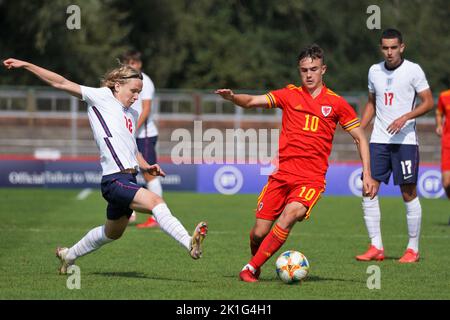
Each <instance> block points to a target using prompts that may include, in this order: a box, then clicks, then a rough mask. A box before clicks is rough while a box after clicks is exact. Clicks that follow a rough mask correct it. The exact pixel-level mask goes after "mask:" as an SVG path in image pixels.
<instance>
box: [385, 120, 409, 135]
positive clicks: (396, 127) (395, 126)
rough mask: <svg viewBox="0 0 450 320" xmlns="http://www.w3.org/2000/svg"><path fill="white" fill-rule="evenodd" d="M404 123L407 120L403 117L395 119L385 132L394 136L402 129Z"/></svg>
mask: <svg viewBox="0 0 450 320" xmlns="http://www.w3.org/2000/svg"><path fill="white" fill-rule="evenodd" d="M406 121H408V119H407V118H406V117H405V116H404V115H403V116H401V117H400V118H398V119H395V120H394V122H392V123H391V124H390V125H389V127H387V132H388V133H390V134H396V133H399V131H400V130H401V129H402V128H403V126H404V125H405V123H406Z"/></svg>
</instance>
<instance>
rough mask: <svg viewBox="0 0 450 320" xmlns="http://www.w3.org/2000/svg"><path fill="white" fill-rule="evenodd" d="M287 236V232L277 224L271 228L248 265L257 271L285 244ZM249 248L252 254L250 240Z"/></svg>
mask: <svg viewBox="0 0 450 320" xmlns="http://www.w3.org/2000/svg"><path fill="white" fill-rule="evenodd" d="M288 235H289V230H287V229H283V228H281V227H280V226H279V225H278V224H275V226H274V227H273V228H272V230H271V231H270V232H269V234H268V235H267V236H266V237H265V238H264V240H263V242H262V243H261V245H260V246H259V249H258V250H257V252H256V253H255V255H254V256H253V258H252V259H251V260H250V262H249V263H250V264H251V265H252V266H253V267H254V268H255V269H259V268H260V267H261V266H262V265H263V264H264V263H265V262H266V261H267V260H268V259H269V258H270V257H271V256H272V255H273V254H274V253H275V252H277V251H278V249H280V248H281V246H282V245H283V244H284V243H285V242H286V239H287V237H288ZM250 241H251V242H250V243H251V248H252V254H253V250H254V247H253V244H254V242H253V241H252V239H251V240H250Z"/></svg>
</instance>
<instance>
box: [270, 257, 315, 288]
mask: <svg viewBox="0 0 450 320" xmlns="http://www.w3.org/2000/svg"><path fill="white" fill-rule="evenodd" d="M276 267H277V274H278V277H279V278H280V279H281V281H283V282H284V283H295V282H299V281H302V280H304V279H305V278H306V276H307V275H308V273H309V262H308V259H306V257H305V255H304V254H303V253H301V252H299V251H295V250H289V251H286V252H283V253H282V254H280V256H279V257H278V259H277V261H276Z"/></svg>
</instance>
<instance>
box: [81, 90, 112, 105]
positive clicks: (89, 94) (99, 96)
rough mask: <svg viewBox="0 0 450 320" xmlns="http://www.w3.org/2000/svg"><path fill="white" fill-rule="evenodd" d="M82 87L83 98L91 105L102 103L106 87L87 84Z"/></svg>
mask: <svg viewBox="0 0 450 320" xmlns="http://www.w3.org/2000/svg"><path fill="white" fill-rule="evenodd" d="M80 88H81V100H83V101H86V102H87V104H88V105H90V106H95V105H100V104H101V103H100V101H101V100H103V95H104V89H105V88H92V87H85V86H80ZM108 90H109V89H108Z"/></svg>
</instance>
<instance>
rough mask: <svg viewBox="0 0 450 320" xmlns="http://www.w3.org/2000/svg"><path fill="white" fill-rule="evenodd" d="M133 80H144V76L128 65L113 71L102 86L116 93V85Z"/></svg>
mask: <svg viewBox="0 0 450 320" xmlns="http://www.w3.org/2000/svg"><path fill="white" fill-rule="evenodd" d="M133 78H134V79H141V80H142V74H141V73H140V72H139V71H137V70H136V69H134V68H132V67H130V66H128V65H121V66H120V67H118V68H115V69H113V70H111V71H110V72H108V73H107V74H106V75H105V76H104V77H103V79H102V82H101V86H102V87H108V88H110V89H111V90H112V91H114V86H115V85H116V83H120V84H124V83H126V82H127V81H128V80H129V79H133Z"/></svg>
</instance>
